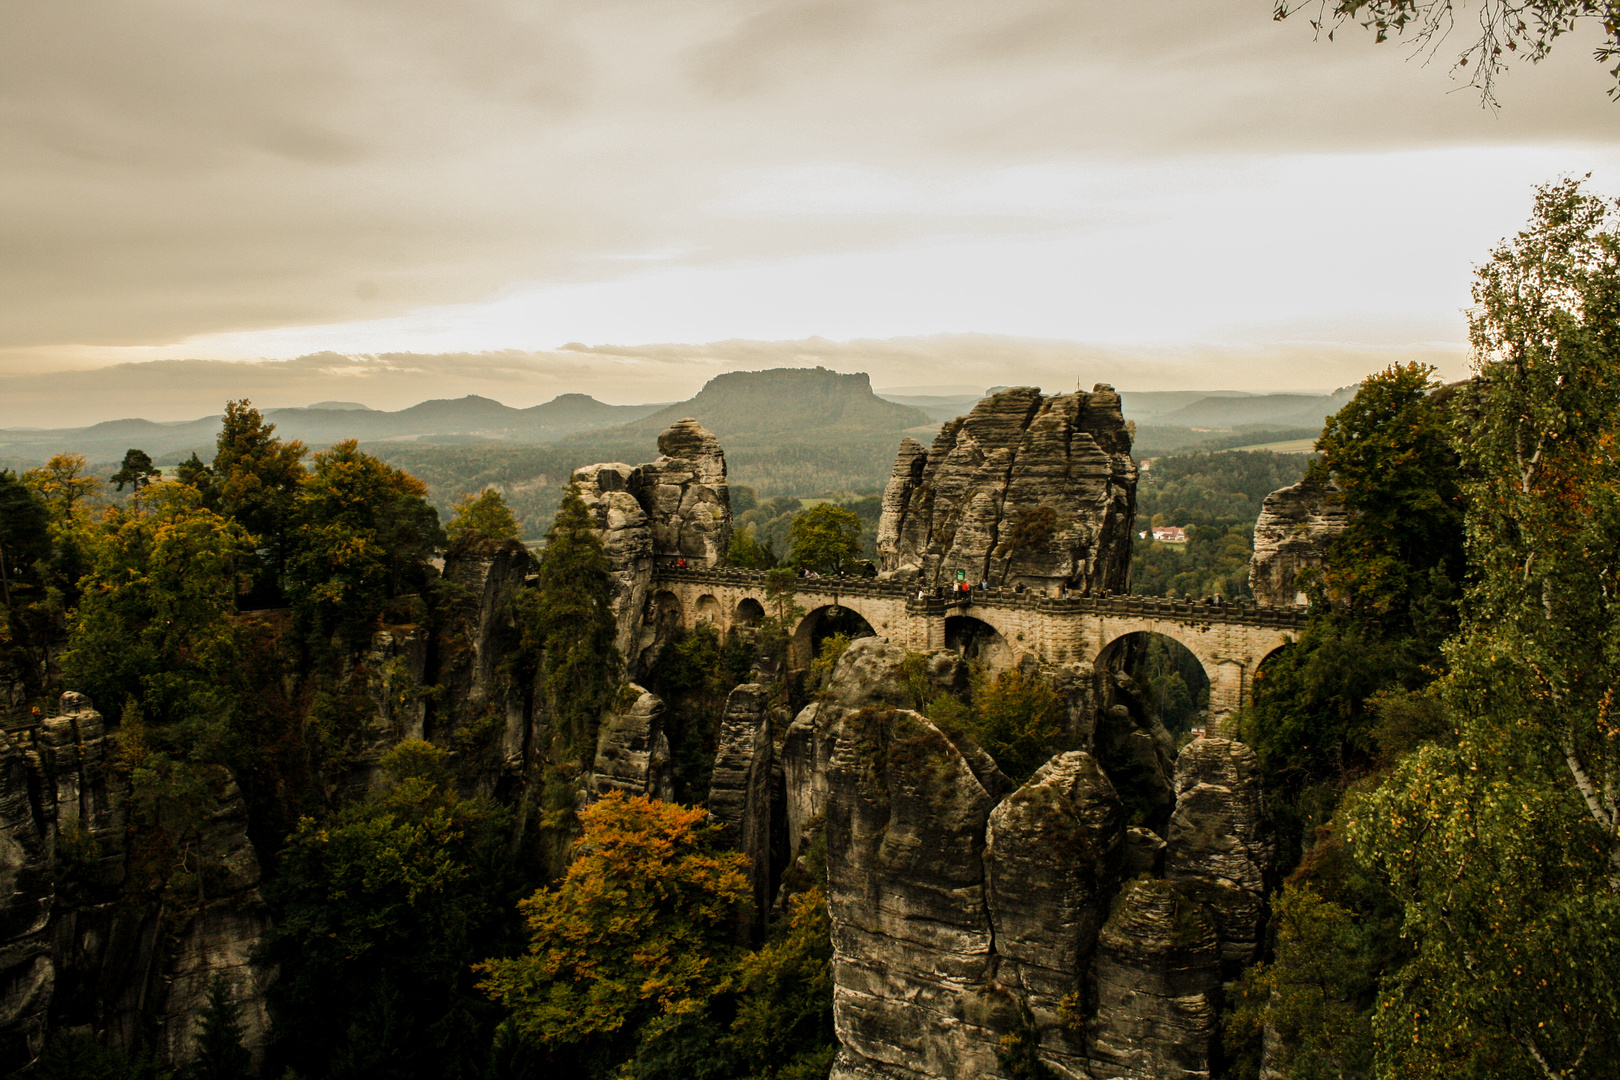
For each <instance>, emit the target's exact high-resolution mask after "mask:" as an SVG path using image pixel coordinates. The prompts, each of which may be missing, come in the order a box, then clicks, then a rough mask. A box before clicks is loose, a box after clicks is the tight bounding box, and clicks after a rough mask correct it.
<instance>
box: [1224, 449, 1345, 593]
mask: <svg viewBox="0 0 1620 1080" xmlns="http://www.w3.org/2000/svg"><path fill="white" fill-rule="evenodd" d="M1348 521H1349V515H1348V511H1347V510H1346V509H1345V506H1344V497H1343V496H1342V495H1340V493H1339V489H1338V488H1336V487H1334V486H1333V485H1331V484H1319V483H1316V482H1314V481H1312V480H1311V479H1310V478H1309V477H1307V478H1306V479H1304V480H1301V481H1300V482H1299V483H1297V484H1295V485H1293V486H1292V487H1285V488H1280V489H1279V490H1277V491H1273V492H1272V493H1271V494H1270V495H1267V496H1266V501H1265V503H1264V504H1262V506H1261V507H1260V517H1259V520H1257V521H1256V522H1255V525H1254V556H1253V558H1252V559H1250V560H1249V588H1250V589H1252V590H1254V598H1255V601H1256V602H1258V603H1260V604H1262V605H1265V606H1267V607H1292V606H1303V605H1304V604H1305V603H1306V596H1305V592H1304V590H1302V589H1301V588H1300V587H1299V581H1298V577H1299V572H1300V571H1301V570H1313V569H1318V568H1320V567H1321V566H1322V565H1323V563H1324V562H1325V560H1326V559H1327V554H1328V549H1329V548H1330V547H1331V546H1332V544H1333V541H1334V540H1335V539H1336V538H1337V537H1338V535H1339V534H1340V533H1341V532H1343V531H1344V527H1345V525H1346V523H1347V522H1348Z"/></svg>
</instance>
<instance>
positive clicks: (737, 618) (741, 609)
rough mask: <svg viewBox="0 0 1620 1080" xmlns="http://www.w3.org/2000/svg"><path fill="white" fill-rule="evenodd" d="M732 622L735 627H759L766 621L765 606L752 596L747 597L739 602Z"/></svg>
mask: <svg viewBox="0 0 1620 1080" xmlns="http://www.w3.org/2000/svg"><path fill="white" fill-rule="evenodd" d="M731 621H732V624H733V625H734V626H758V625H759V624H760V623H762V622H764V621H765V605H764V604H762V603H760V602H759V601H758V600H756V599H755V598H754V597H752V596H745V597H743V598H742V599H741V600H739V601H737V610H736V611H735V612H733V613H732V617H731Z"/></svg>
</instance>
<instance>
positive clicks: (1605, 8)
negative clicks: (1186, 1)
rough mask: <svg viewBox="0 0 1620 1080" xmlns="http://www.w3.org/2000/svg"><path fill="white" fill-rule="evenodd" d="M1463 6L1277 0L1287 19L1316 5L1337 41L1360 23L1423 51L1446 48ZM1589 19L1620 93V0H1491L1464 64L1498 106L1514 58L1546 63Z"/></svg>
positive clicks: (1377, 36) (1427, 0)
mask: <svg viewBox="0 0 1620 1080" xmlns="http://www.w3.org/2000/svg"><path fill="white" fill-rule="evenodd" d="M1459 6H1461V5H1459V4H1458V3H1456V2H1455V0H1315V2H1314V3H1312V2H1309V0H1274V7H1275V18H1277V19H1279V20H1281V19H1286V18H1288V17H1289V16H1290V15H1293V14H1295V13H1296V12H1299V11H1309V10H1312V9H1315V17H1314V18H1312V19H1311V26H1313V27H1314V28H1315V29H1316V30H1317V32H1318V33H1320V32H1321V31H1322V30H1323V29H1324V28H1327V30H1328V35H1327V36H1328V37H1329V38H1330V39H1331V38H1332V37H1333V36H1334V33H1335V32H1336V31H1337V30H1338V29H1339V28H1341V27H1343V26H1344V25H1345V24H1346V23H1350V22H1354V23H1357V24H1359V25H1360V26H1362V27H1364V28H1366V29H1367V30H1370V31H1371V32H1372V34H1373V39H1374V40H1375V41H1377V42H1379V43H1383V42H1385V41H1388V40H1389V39H1390V38H1391V37H1397V38H1402V37H1406V35H1407V34H1408V33H1410V35H1411V36H1410V37H1408V38H1406V40H1409V41H1411V42H1412V43H1413V44H1414V46H1415V47H1416V48H1417V49H1419V50H1420V51H1429V50H1432V49H1435V48H1438V46H1439V44H1440V42H1441V41H1443V40H1444V39H1445V37H1446V36H1447V34H1449V33H1450V31H1451V29H1452V26H1453V24H1454V23H1455V20H1456V9H1457V7H1459ZM1583 19H1592V20H1596V21H1597V22H1598V23H1599V24H1600V25H1601V27H1602V31H1603V33H1604V34H1605V35H1606V37H1605V39H1604V40H1603V41H1602V43H1601V44H1599V45H1598V46H1597V47H1596V48H1595V49H1594V50H1593V52H1592V56H1593V58H1594V59H1596V60H1597V61H1598V62H1599V63H1605V64H1606V63H1614V64H1615V66H1614V67H1613V68H1611V69H1610V71H1609V74H1610V75H1611V76H1613V78H1614V79H1615V82H1616V84H1617V85H1616V87H1615V88H1614V89H1611V90H1610V91H1609V96H1610V97H1616V96H1620V19H1617V18H1616V8H1615V4H1614V0H1483V2H1482V3H1481V5H1480V13H1479V16H1478V22H1479V37H1478V38H1477V39H1475V40H1472V41H1470V42H1468V43H1467V45H1466V47H1465V48H1464V49H1463V51H1462V52H1461V53H1460V54H1458V56H1457V67H1459V68H1462V69H1463V70H1464V71H1467V72H1469V73H1470V74H1471V76H1472V77H1471V79H1470V85H1472V86H1474V87H1477V88H1478V89H1479V92H1480V97H1481V99H1482V100H1483V101H1484V102H1485V103H1486V104H1495V101H1496V97H1495V88H1496V79H1497V76H1499V75H1501V74H1502V73H1503V72H1504V71H1506V70H1507V63H1508V57H1510V56H1518V57H1520V58H1521V59H1524V60H1529V61H1530V62H1531V63H1539V62H1540V61H1542V60H1544V59H1546V58H1547V57H1548V56H1549V55H1550V54H1551V53H1552V48H1553V43H1554V42H1556V41H1557V40H1558V39H1559V38H1560V37H1562V36H1564V35H1565V34H1568V33H1572V32H1573V31H1574V30H1575V29H1576V27H1577V25H1578V24H1579V22H1580V21H1581V20H1583Z"/></svg>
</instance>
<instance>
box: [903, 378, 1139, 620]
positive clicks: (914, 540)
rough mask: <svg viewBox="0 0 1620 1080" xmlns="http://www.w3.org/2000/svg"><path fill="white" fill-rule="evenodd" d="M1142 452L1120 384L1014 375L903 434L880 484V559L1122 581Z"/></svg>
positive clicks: (1118, 585) (1104, 584)
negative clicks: (928, 442) (1052, 384)
mask: <svg viewBox="0 0 1620 1080" xmlns="http://www.w3.org/2000/svg"><path fill="white" fill-rule="evenodd" d="M1135 512H1136V464H1135V462H1134V461H1133V460H1132V458H1131V436H1130V432H1129V430H1128V429H1127V428H1126V426H1125V419H1124V417H1123V416H1122V415H1121V414H1120V404H1119V395H1118V394H1116V393H1115V392H1114V388H1113V387H1111V386H1108V385H1107V384H1105V383H1099V384H1098V385H1097V386H1096V387H1095V388H1094V389H1093V390H1092V391H1091V392H1090V393H1089V394H1088V393H1084V392H1078V393H1073V394H1054V395H1051V396H1050V397H1048V396H1045V395H1043V394H1042V393H1041V392H1040V391H1039V390H1037V389H1035V388H1033V387H1016V388H1013V389H1010V390H1003V391H1001V392H1000V393H998V394H994V395H992V396H990V397H987V398H985V399H984V400H983V401H981V402H979V404H978V405H977V406H976V407H975V408H974V409H973V411H972V412H970V413H969V414H968V415H967V416H965V417H959V418H957V419H955V420H952V421H949V422H948V423H946V424H945V425H944V426H943V427H941V428H940V431H939V434H938V435H937V436H936V437H935V439H934V445H933V447H932V448H931V449H928V450H924V449H923V447H922V446H921V445H920V444H918V443H917V442H915V441H913V440H911V439H906V440H905V441H904V442H902V443H901V445H900V453H899V456H898V458H897V459H896V461H895V465H894V474H893V476H892V477H891V478H890V480H889V484H888V487H887V489H886V490H885V491H884V494H883V515H882V518H881V520H880V521H879V523H878V533H877V552H878V559H879V563H880V567H879V569H880V571H881V572H882V573H883V574H885V575H888V576H898V577H903V578H908V579H909V578H913V577H916V576H917V575H918V574H919V573H921V575H922V576H923V578H924V579H926V580H928V581H931V582H938V581H947V580H952V579H954V577H955V574H956V572H957V571H958V570H961V571H964V572H965V575H966V577H967V579H968V580H971V581H975V582H977V581H981V580H988V581H989V582H990V583H991V584H992V585H1012V584H1015V583H1019V582H1021V583H1023V584H1025V585H1027V586H1034V587H1038V588H1045V587H1047V586H1050V585H1054V584H1060V583H1067V584H1068V585H1070V586H1071V587H1073V588H1076V589H1080V590H1091V591H1099V590H1104V589H1106V590H1110V591H1115V592H1123V591H1124V590H1125V587H1126V583H1127V581H1128V577H1129V573H1130V556H1131V524H1132V520H1133V518H1134V515H1135Z"/></svg>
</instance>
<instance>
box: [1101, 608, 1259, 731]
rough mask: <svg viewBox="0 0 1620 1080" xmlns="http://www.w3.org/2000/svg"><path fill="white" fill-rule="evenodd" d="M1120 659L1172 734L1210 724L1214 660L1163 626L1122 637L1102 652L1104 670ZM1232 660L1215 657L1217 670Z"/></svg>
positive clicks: (1125, 634)
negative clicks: (1199, 653)
mask: <svg viewBox="0 0 1620 1080" xmlns="http://www.w3.org/2000/svg"><path fill="white" fill-rule="evenodd" d="M1116 662H1117V663H1120V664H1121V666H1123V667H1124V668H1125V669H1126V671H1127V673H1128V674H1129V675H1130V676H1131V678H1132V679H1133V680H1134V681H1135V683H1136V685H1137V687H1138V689H1139V690H1140V691H1141V692H1142V696H1143V697H1144V698H1145V699H1146V700H1147V703H1148V704H1149V705H1151V707H1152V709H1153V711H1154V713H1155V714H1156V715H1157V716H1158V718H1159V720H1160V721H1161V722H1162V723H1163V724H1164V726H1165V728H1166V729H1167V730H1168V731H1169V732H1170V734H1172V735H1176V736H1180V735H1181V734H1183V733H1184V732H1186V731H1188V730H1190V729H1192V728H1195V727H1205V726H1206V725H1207V724H1208V721H1209V709H1210V696H1211V691H1212V690H1213V688H1214V686H1215V684H1216V677H1215V676H1214V675H1212V674H1211V672H1210V670H1209V669H1210V665H1211V663H1212V661H1210V660H1207V659H1205V658H1204V657H1201V656H1199V655H1198V654H1197V653H1196V652H1194V651H1193V650H1192V649H1191V648H1189V647H1188V645H1187V644H1186V642H1183V641H1181V640H1179V639H1178V638H1177V637H1176V636H1174V635H1172V634H1167V633H1164V632H1163V631H1162V630H1133V631H1130V632H1128V633H1124V634H1121V635H1119V636H1118V637H1116V638H1115V639H1114V640H1113V641H1111V642H1109V643H1108V644H1107V645H1105V646H1103V649H1102V651H1101V652H1100V653H1098V654H1097V666H1098V667H1099V668H1101V667H1104V666H1112V665H1113V664H1115V663H1116ZM1231 662H1232V661H1230V660H1225V661H1222V660H1217V661H1213V663H1214V664H1215V665H1216V668H1217V671H1220V665H1222V664H1228V663H1231ZM1222 674H1225V675H1227V676H1229V675H1230V673H1229V672H1223V673H1222Z"/></svg>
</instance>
